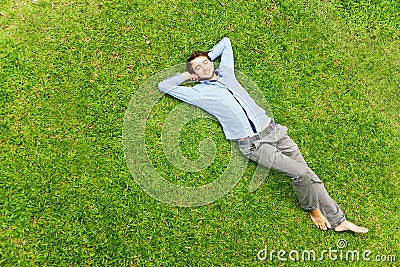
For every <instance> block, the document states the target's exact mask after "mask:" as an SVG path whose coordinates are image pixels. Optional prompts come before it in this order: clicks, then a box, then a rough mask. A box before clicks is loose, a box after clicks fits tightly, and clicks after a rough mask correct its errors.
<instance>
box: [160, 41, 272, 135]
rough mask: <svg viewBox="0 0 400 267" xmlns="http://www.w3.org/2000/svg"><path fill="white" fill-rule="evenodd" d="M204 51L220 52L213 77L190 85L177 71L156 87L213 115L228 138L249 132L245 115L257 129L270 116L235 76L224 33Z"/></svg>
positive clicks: (216, 54) (212, 56)
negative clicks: (214, 76)
mask: <svg viewBox="0 0 400 267" xmlns="http://www.w3.org/2000/svg"><path fill="white" fill-rule="evenodd" d="M208 55H209V56H210V58H211V60H214V59H216V58H217V57H219V56H221V63H220V65H219V67H218V69H217V76H218V78H217V80H215V81H209V80H205V81H201V82H200V83H198V84H196V85H195V86H193V87H188V86H181V84H182V83H183V82H185V78H184V76H183V75H182V74H177V75H175V76H173V77H169V78H167V79H165V80H164V81H162V82H161V83H159V84H158V87H159V89H160V90H161V91H162V92H164V93H167V94H169V95H171V96H174V97H176V98H178V99H180V100H182V101H184V102H187V103H189V104H192V105H194V106H197V107H199V108H201V109H203V110H205V111H206V112H208V113H210V114H211V115H213V116H214V117H215V118H216V119H217V120H218V121H219V123H220V124H221V126H222V129H223V131H224V134H225V137H226V139H228V140H237V139H240V138H245V137H247V136H249V135H251V134H253V133H254V131H253V130H252V127H251V125H250V123H249V119H250V120H251V121H252V122H253V124H254V126H255V128H256V131H257V132H260V131H261V130H262V128H263V127H264V126H265V125H266V124H267V123H268V122H269V121H270V118H269V117H268V116H267V115H266V113H265V110H264V109H262V108H261V107H259V106H258V105H257V104H256V102H255V101H254V100H253V99H252V98H251V97H250V95H249V94H248V93H247V91H246V90H245V89H244V88H243V87H242V86H241V85H240V83H239V82H238V81H237V80H236V77H235V73H234V59H233V50H232V46H231V42H230V40H229V39H228V38H227V37H224V38H223V39H222V40H221V41H220V42H219V43H217V44H216V45H215V46H214V47H213V48H212V49H211V50H210V51H209V53H208ZM244 110H245V111H246V112H244Z"/></svg>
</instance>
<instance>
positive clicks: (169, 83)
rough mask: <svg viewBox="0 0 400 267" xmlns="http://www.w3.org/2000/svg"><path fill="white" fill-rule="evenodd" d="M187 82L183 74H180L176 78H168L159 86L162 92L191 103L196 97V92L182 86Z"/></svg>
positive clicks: (191, 88)
mask: <svg viewBox="0 0 400 267" xmlns="http://www.w3.org/2000/svg"><path fill="white" fill-rule="evenodd" d="M184 81H185V78H184V76H183V74H181V73H178V74H176V75H175V76H172V77H169V78H166V79H165V80H163V81H162V82H160V83H159V84H158V89H160V91H161V92H163V93H166V94H169V95H171V96H173V97H176V98H178V99H180V100H182V101H185V102H188V103H191V100H192V99H193V98H194V97H195V95H196V94H195V91H194V90H193V87H188V86H180V84H182V83H183V82H184Z"/></svg>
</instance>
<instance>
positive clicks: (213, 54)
mask: <svg viewBox="0 0 400 267" xmlns="http://www.w3.org/2000/svg"><path fill="white" fill-rule="evenodd" d="M208 56H209V57H210V58H211V59H212V60H214V59H216V58H217V57H219V56H221V63H220V65H223V66H227V67H230V68H232V69H233V68H234V60H233V50H232V45H231V41H230V40H229V38H228V37H224V38H222V40H221V41H219V42H218V43H217V44H216V45H215V46H214V47H213V48H212V49H211V50H210V51H209V52H208Z"/></svg>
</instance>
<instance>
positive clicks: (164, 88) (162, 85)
mask: <svg viewBox="0 0 400 267" xmlns="http://www.w3.org/2000/svg"><path fill="white" fill-rule="evenodd" d="M158 90H160V91H161V92H163V93H165V92H167V91H168V89H167V86H166V84H165V82H164V81H162V82H160V83H159V84H158Z"/></svg>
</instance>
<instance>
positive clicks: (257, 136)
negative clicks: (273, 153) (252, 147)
mask: <svg viewBox="0 0 400 267" xmlns="http://www.w3.org/2000/svg"><path fill="white" fill-rule="evenodd" d="M274 128H275V121H274V119H271V122H270V123H269V125H268V127H266V128H265V129H264V130H262V131H261V132H259V133H257V134H255V135H252V136H249V137H246V138H243V139H239V140H238V143H239V144H240V145H248V144H251V143H253V142H254V141H257V140H261V139H262V138H264V137H265V136H266V135H267V134H269V133H270V132H272V130H273V129H274Z"/></svg>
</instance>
